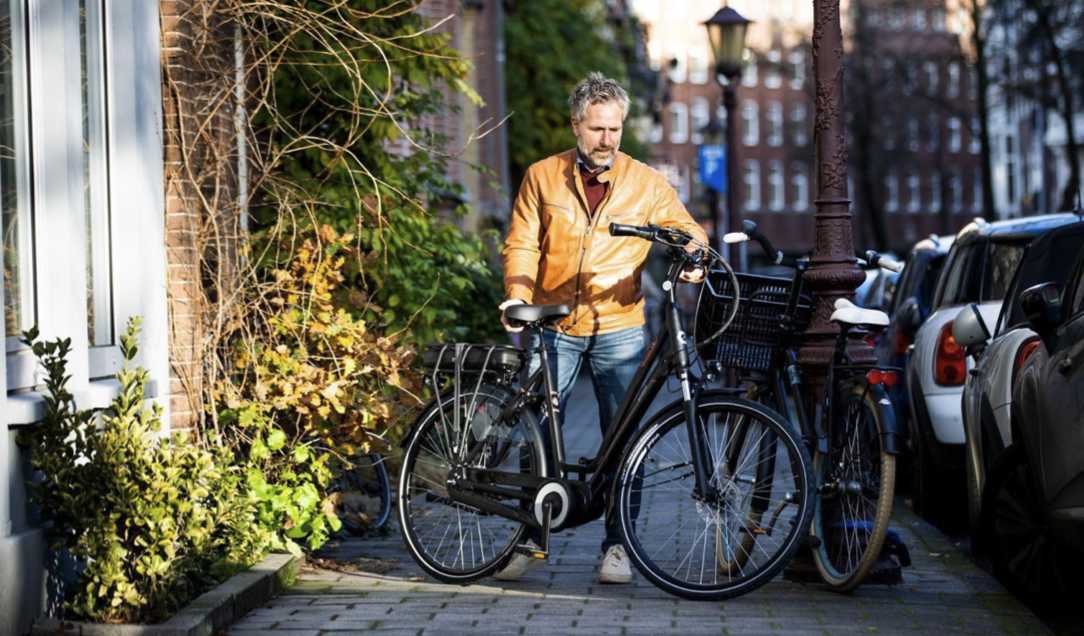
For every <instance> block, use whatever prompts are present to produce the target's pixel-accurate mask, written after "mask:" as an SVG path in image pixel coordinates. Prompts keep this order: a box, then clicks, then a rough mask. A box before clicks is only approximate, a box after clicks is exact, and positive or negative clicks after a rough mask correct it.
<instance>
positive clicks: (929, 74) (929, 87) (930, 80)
mask: <svg viewBox="0 0 1084 636" xmlns="http://www.w3.org/2000/svg"><path fill="white" fill-rule="evenodd" d="M923 15H925V13H923ZM924 67H925V69H926V94H927V95H930V96H933V95H937V80H938V79H939V74H938V71H937V62H934V61H932V60H930V61H927V62H926V64H925V65H924Z"/></svg>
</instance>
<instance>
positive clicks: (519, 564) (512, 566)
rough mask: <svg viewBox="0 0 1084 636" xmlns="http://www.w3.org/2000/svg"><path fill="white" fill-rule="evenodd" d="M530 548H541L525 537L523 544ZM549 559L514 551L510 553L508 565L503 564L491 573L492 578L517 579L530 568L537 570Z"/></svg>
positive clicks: (524, 574)
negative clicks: (525, 541)
mask: <svg viewBox="0 0 1084 636" xmlns="http://www.w3.org/2000/svg"><path fill="white" fill-rule="evenodd" d="M524 545H526V546H527V547H528V548H530V549H532V550H541V549H542V548H541V547H539V545H538V544H537V543H535V542H534V541H531V540H530V539H527V543H526V544H524ZM548 562H549V561H548V560H547V559H536V558H535V557H531V556H527V555H526V554H520V553H519V552H516V553H515V554H513V555H512V558H511V559H510V560H509V561H508V565H505V566H504V568H503V569H501V571H500V572H497V573H496V574H494V575H493V578H495V579H497V580H498V581H518V580H520V579H522V578H523V577H524V576H526V574H527V573H528V572H530V571H531V570H537V569H538V568H540V567H542V566H543V565H546V563H548Z"/></svg>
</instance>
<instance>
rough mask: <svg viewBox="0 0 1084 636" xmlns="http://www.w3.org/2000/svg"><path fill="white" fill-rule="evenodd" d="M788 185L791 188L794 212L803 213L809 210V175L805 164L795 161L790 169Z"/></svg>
mask: <svg viewBox="0 0 1084 636" xmlns="http://www.w3.org/2000/svg"><path fill="white" fill-rule="evenodd" d="M790 183H791V186H792V188H793V190H792V192H793V197H794V198H793V205H794V210H795V212H804V211H806V210H807V209H809V173H808V172H807V171H806V167H805V164H804V163H802V162H801V161H795V162H794V163H793V164H791V167H790Z"/></svg>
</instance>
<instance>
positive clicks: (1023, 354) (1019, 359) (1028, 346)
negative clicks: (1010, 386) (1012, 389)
mask: <svg viewBox="0 0 1084 636" xmlns="http://www.w3.org/2000/svg"><path fill="white" fill-rule="evenodd" d="M1038 347H1039V341H1038V340H1030V341H1028V342H1026V343H1024V346H1022V347H1020V350H1019V351H1017V352H1016V363H1015V364H1013V365H1012V379H1013V382H1014V383H1015V382H1016V374H1018V373H1020V368H1021V367H1023V366H1024V363H1025V362H1027V361H1028V358H1030V357H1031V354H1033V353H1035V349H1037V348H1038Z"/></svg>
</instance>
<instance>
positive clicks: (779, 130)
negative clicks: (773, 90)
mask: <svg viewBox="0 0 1084 636" xmlns="http://www.w3.org/2000/svg"><path fill="white" fill-rule="evenodd" d="M764 117H765V120H766V122H767V124H768V134H767V135H766V136H767V142H768V145H769V146H773V147H776V148H778V147H779V146H782V145H783V105H782V104H780V103H779V102H776V101H772V102H768V112H767V113H765V114H764Z"/></svg>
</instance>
